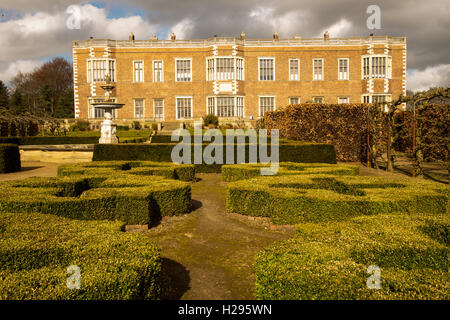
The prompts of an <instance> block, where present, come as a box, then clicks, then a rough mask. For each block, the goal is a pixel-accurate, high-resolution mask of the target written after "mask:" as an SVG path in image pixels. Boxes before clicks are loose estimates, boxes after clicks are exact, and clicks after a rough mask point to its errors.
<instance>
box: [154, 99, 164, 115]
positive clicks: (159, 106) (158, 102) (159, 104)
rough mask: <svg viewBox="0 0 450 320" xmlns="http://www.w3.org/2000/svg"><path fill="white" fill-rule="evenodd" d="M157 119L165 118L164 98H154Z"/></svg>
mask: <svg viewBox="0 0 450 320" xmlns="http://www.w3.org/2000/svg"><path fill="white" fill-rule="evenodd" d="M153 109H154V112H155V113H154V114H155V119H164V99H153Z"/></svg>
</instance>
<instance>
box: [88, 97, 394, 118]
mask: <svg viewBox="0 0 450 320" xmlns="http://www.w3.org/2000/svg"><path fill="white" fill-rule="evenodd" d="M389 99H390V96H389V95H383V94H375V95H363V96H362V100H363V101H362V102H364V103H377V102H386V101H389ZM102 101H103V100H102V99H93V100H91V102H102ZM192 101H193V99H192V96H181V97H176V98H175V104H176V119H192V115H193V111H192V109H193V102H192ZM312 102H314V103H323V97H313V99H312ZM349 102H350V100H349V97H338V103H339V104H343V103H349ZM299 103H300V97H290V98H289V104H299ZM275 106H276V105H275V96H260V97H259V111H258V115H259V116H260V117H262V116H264V114H265V113H266V112H269V111H274V110H275ZM114 111H115V110H114ZM153 111H154V113H153V114H154V118H155V119H156V120H158V119H159V120H164V99H161V98H157V99H153ZM206 112H207V113H208V114H214V115H216V116H218V117H223V118H229V117H239V118H243V117H244V97H242V96H232V97H230V96H224V97H221V96H211V97H207V101H206ZM89 115H90V117H91V118H103V117H104V111H103V110H101V109H96V108H92V107H91V109H90V113H89ZM115 117H116V113H115V112H114V113H113V118H115ZM134 118H136V119H143V118H145V99H141V98H140V99H134Z"/></svg>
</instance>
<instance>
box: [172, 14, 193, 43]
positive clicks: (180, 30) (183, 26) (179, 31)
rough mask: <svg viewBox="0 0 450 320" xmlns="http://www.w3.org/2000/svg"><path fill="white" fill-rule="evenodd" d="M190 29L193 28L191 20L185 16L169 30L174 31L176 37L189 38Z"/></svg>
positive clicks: (180, 38)
mask: <svg viewBox="0 0 450 320" xmlns="http://www.w3.org/2000/svg"><path fill="white" fill-rule="evenodd" d="M192 30H193V21H192V20H191V19H189V18H185V19H183V20H181V21H180V22H178V23H177V24H175V25H174V26H173V27H172V31H171V32H173V33H175V36H176V38H177V39H179V40H183V39H189V38H190V37H191V35H192ZM168 37H169V39H170V32H169V35H168Z"/></svg>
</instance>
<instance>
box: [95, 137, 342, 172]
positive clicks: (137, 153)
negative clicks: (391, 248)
mask: <svg viewBox="0 0 450 320" xmlns="http://www.w3.org/2000/svg"><path fill="white" fill-rule="evenodd" d="M175 145H176V143H151V144H126V145H120V144H119V145H117V144H116V145H114V144H96V145H95V146H94V155H93V159H92V160H93V161H107V160H126V161H130V160H146V161H157V162H159V161H162V162H172V158H171V153H172V149H173V148H174V147H175ZM206 146H208V144H203V145H202V150H204V148H205V147H206ZM225 147H226V145H225V144H223V154H224V156H225V155H226V152H225ZM234 148H235V149H234V150H235V151H234V155H235V158H236V154H237V150H239V149H237V148H238V145H237V144H235V145H234ZM268 150H270V146H269V147H268ZM202 152H203V151H202ZM244 152H245V159H246V161H248V159H249V156H248V154H249V144H246V145H245V146H244ZM191 155H192V156H191V159H192V161H193V158H194V147H193V145H192V146H191ZM224 161H225V159H224ZM258 161H259V156H258ZM279 161H280V162H305V163H336V153H335V151H334V147H333V145H330V144H315V143H292V144H291V143H280V145H279ZM195 168H196V171H197V172H217V173H220V169H221V164H212V165H208V164H206V163H202V164H196V165H195Z"/></svg>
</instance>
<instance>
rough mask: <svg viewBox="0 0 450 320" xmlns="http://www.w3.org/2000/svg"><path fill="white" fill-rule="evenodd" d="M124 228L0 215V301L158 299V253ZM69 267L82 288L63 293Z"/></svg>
mask: <svg viewBox="0 0 450 320" xmlns="http://www.w3.org/2000/svg"><path fill="white" fill-rule="evenodd" d="M122 224H123V223H121V222H110V221H78V220H77V221H75V220H70V219H67V218H63V217H56V216H53V215H48V214H39V213H24V214H17V213H0V225H1V226H2V228H1V233H0V234H1V241H0V279H1V281H0V299H1V300H12V299H17V300H22V299H40V300H41V299H52V300H53V299H101V300H103V299H114V300H116V299H158V298H159V296H160V290H161V289H160V274H161V258H160V249H159V248H158V247H157V246H156V245H154V244H153V243H152V242H151V241H150V240H149V239H148V238H146V237H143V236H141V235H139V234H136V233H124V232H120V230H121V227H122ZM70 265H77V266H78V267H79V268H80V269H81V287H80V289H73V290H69V289H68V288H67V285H66V282H67V278H68V277H69V276H70V274H68V273H67V268H68V267H69V266H70Z"/></svg>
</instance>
